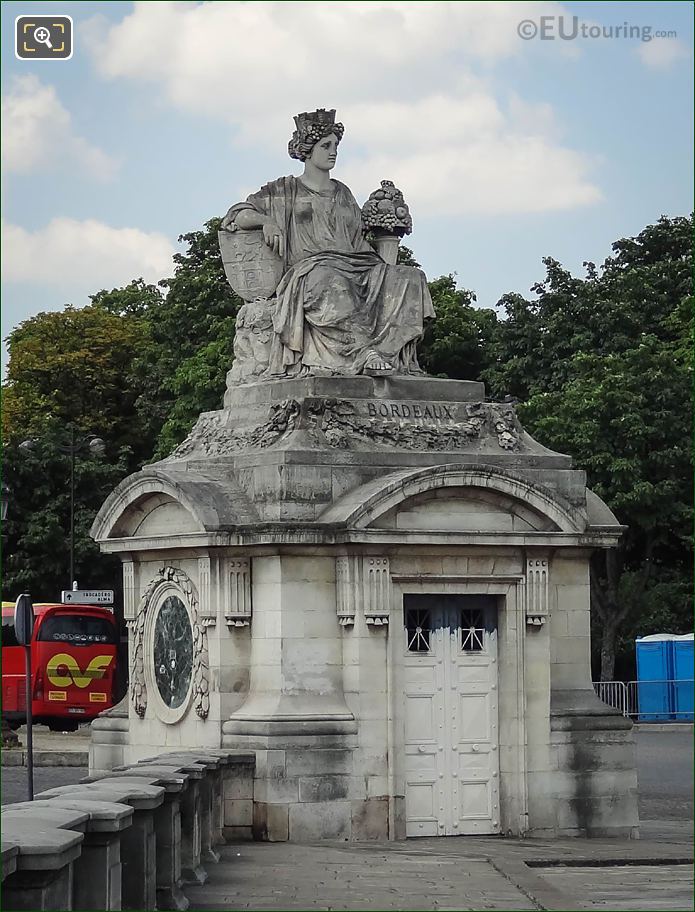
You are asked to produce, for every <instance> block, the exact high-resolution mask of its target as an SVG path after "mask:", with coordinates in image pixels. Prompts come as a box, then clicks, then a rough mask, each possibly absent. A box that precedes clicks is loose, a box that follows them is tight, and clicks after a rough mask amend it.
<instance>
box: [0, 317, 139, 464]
mask: <svg viewBox="0 0 695 912" xmlns="http://www.w3.org/2000/svg"><path fill="white" fill-rule="evenodd" d="M148 338H149V327H148V324H147V322H146V320H144V319H143V318H141V317H139V316H133V315H127V316H122V315H117V314H115V313H111V312H109V311H107V310H105V309H103V308H102V307H100V306H96V305H90V306H88V307H83V308H82V309H80V310H77V309H75V308H73V307H66V309H65V310H63V311H59V312H51V313H40V314H38V315H37V316H35V317H32V318H31V319H30V320H25V321H24V322H23V323H21V324H20V325H19V326H18V327H17V328H16V329H14V330H13V331H12V332H11V333H10V335H9V338H8V348H9V353H10V358H9V363H8V368H7V380H6V382H5V385H4V390H3V437H4V440H5V441H6V442H13V441H14V442H21V441H22V440H24V439H26V438H28V437H39V436H42V435H43V434H44V433H45V432H46V427H48V426H49V425H50V423H51V422H52V421H56V422H62V423H63V424H72V425H74V426H75V428H76V429H78V430H81V431H82V432H91V433H95V434H98V435H99V436H101V437H103V438H104V439H108V440H111V441H115V442H116V444H117V446H119V447H123V446H125V447H128V448H129V449H130V450H132V452H133V453H134V454H135V456H136V459H137V458H139V457H142V456H143V455H144V453H145V452H147V449H148V445H149V446H151V441H149V442H148V441H147V440H146V439H143V428H142V426H141V425H140V424H139V422H138V421H137V414H136V411H137V410H136V400H137V396H138V393H137V390H136V388H135V387H134V385H133V384H132V383H131V382H130V376H131V373H130V368H131V362H132V359H133V353H134V352H136V351H137V350H138V349H139V348H142V347H145V346H146V345H147V343H148Z"/></svg>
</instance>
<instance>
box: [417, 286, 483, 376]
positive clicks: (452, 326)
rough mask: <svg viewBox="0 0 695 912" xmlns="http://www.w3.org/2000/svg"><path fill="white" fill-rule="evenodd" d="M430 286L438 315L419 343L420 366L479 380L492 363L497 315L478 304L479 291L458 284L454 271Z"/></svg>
mask: <svg viewBox="0 0 695 912" xmlns="http://www.w3.org/2000/svg"><path fill="white" fill-rule="evenodd" d="M429 289H430V294H431V295H432V303H433V304H434V309H435V313H436V315H437V317H436V320H434V321H433V322H431V323H430V324H429V325H428V326H427V328H426V330H425V334H424V337H423V339H422V340H421V342H420V344H419V346H418V356H419V360H420V366H421V367H422V368H423V369H424V370H425V371H426V372H427V373H428V374H432V375H434V376H436V377H448V378H450V379H452V380H478V379H479V378H480V376H481V374H482V373H483V371H484V370H486V369H487V368H488V366H489V364H490V357H491V351H492V347H493V345H494V340H495V338H496V334H497V315H496V314H495V312H494V310H485V309H483V308H479V307H474V306H473V302H474V301H475V295H474V294H473V292H471V291H466V290H465V289H460V288H457V287H456V279H455V278H454V276H453V275H447V276H442V277H441V278H439V279H435V280H434V281H433V282H430V283H429Z"/></svg>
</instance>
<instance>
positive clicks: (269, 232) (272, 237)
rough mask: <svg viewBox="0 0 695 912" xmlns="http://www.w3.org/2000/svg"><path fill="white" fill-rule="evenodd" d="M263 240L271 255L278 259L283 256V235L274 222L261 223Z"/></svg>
mask: <svg viewBox="0 0 695 912" xmlns="http://www.w3.org/2000/svg"><path fill="white" fill-rule="evenodd" d="M263 240H264V241H265V242H266V244H267V245H268V247H270V249H271V250H272V251H273V253H277V255H278V256H279V257H284V256H285V233H284V231H283V230H282V228H280V226H279V225H277V224H276V223H275V222H273V221H271V220H268V221H267V222H264V223H263Z"/></svg>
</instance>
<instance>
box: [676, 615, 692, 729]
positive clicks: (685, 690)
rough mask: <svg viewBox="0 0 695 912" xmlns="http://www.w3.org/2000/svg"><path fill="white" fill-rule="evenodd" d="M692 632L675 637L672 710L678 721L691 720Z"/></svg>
mask: <svg viewBox="0 0 695 912" xmlns="http://www.w3.org/2000/svg"><path fill="white" fill-rule="evenodd" d="M694 639H695V637H694V636H693V634H692V633H686V634H684V636H678V637H675V638H674V639H673V640H672V641H671V644H670V645H671V648H672V650H673V679H674V680H673V712H674V717H675V718H676V719H677V720H678V721H679V722H692V721H693V711H694V709H695V707H694V706H693V671H694V668H693V640H694Z"/></svg>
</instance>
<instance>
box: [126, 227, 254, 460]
mask: <svg viewBox="0 0 695 912" xmlns="http://www.w3.org/2000/svg"><path fill="white" fill-rule="evenodd" d="M220 222H221V219H219V218H214V219H211V220H210V221H208V222H206V223H205V227H204V229H203V230H201V231H192V232H190V233H188V234H184V235H182V236H181V237H180V238H179V241H180V242H183V243H185V244H186V245H187V250H186V252H185V253H177V254H176V255H175V256H174V262H175V268H174V275H173V277H172V278H169V279H164V280H162V282H160V285H161V286H162V287H163V288H165V289H166V290H167V294H166V298H165V299H163V300H162V302H161V303H160V304H158V305H157V307H156V308H155V309H154V310H152V311H150V314H149V318H150V321H151V331H152V338H153V343H154V350H153V353H152V356H151V358H149V359H148V363H147V365H146V369H147V371H148V372H150V373H151V374H152V373H153V374H154V376H156V378H157V386H158V388H157V390H156V391H152V392H153V394H152V395H150V396H149V397H148V401H147V402H144V401H143V403H142V407H143V408H144V409H146V410H150V409H152V407H153V406H154V412H155V414H156V415H157V421H158V423H159V429H158V442H157V447H156V456H157V457H159V458H161V457H163V456H166V455H168V454H169V453H170V452H171V450H172V449H173V448H174V447H175V446H176V445H177V444H178V443H180V442H181V440H183V439H184V438H185V437H186V435H187V434H188V432H189V431H190V429H191V427H192V426H193V424H194V422H195V420H196V419H197V417H198V415H199V414H200V412H201V411H205V410H208V409H213V408H221V406H222V399H223V397H224V390H225V378H226V374H227V371H228V370H229V369H230V367H231V365H232V361H233V358H234V354H233V348H232V345H233V341H234V322H235V320H236V314H237V312H238V310H239V308H240V307H241V305H242V304H243V301H242V300H241V298H240V297H239V296H238V295H237V294H235V292H233V291H232V289H231V287H230V285H229V283H228V282H227V278H226V276H225V272H224V266H223V264H222V256H221V254H220V247H219V243H218V240H217V232H218V230H219V226H220Z"/></svg>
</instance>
